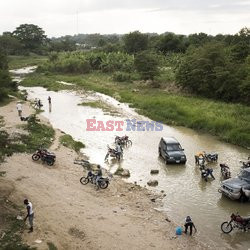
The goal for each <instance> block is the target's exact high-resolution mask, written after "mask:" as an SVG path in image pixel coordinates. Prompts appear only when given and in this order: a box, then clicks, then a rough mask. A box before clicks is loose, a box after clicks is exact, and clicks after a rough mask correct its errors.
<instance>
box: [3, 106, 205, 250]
mask: <svg viewBox="0 0 250 250" xmlns="http://www.w3.org/2000/svg"><path fill="white" fill-rule="evenodd" d="M15 105H16V103H15V102H12V103H10V104H8V105H7V106H4V107H0V114H1V115H2V116H4V120H5V127H6V128H7V130H8V131H15V130H16V129H17V127H16V126H18V125H20V124H21V122H20V120H19V118H18V116H17V111H16V106H15ZM23 107H24V111H25V113H26V114H27V115H28V114H30V113H32V112H33V111H32V109H31V108H30V107H29V104H28V103H26V104H24V105H23ZM39 118H40V119H41V120H42V121H43V122H47V121H45V120H44V118H42V116H40V117H39ZM60 134H61V132H60V131H56V139H55V141H54V143H53V145H52V147H51V150H52V151H53V152H55V153H56V156H57V159H56V164H55V165H54V166H53V167H48V166H46V165H43V164H42V163H41V162H33V161H32V160H31V155H27V154H16V155H14V156H12V157H10V158H7V159H6V162H5V163H3V164H2V165H0V170H1V171H6V173H7V174H6V176H5V177H0V178H4V180H5V181H4V182H3V181H1V182H0V185H1V190H4V186H6V189H8V188H9V187H10V186H11V187H12V191H11V192H10V194H9V197H8V199H10V200H11V201H13V202H15V203H17V204H22V202H23V199H24V198H25V197H27V198H28V199H30V200H31V201H32V203H33V206H34V211H35V221H34V232H33V233H32V234H29V233H28V231H27V232H25V233H24V235H23V239H24V241H25V242H26V243H28V244H29V245H31V246H35V247H37V248H38V249H47V248H48V246H47V242H53V244H54V245H55V246H56V247H57V248H58V249H101V248H102V249H206V248H205V247H204V246H201V245H200V243H198V241H197V239H196V238H195V237H194V238H190V237H189V236H185V235H183V236H181V237H179V238H176V237H175V227H176V225H174V224H172V222H168V221H166V218H167V216H166V214H163V213H162V212H159V210H160V207H161V196H160V195H156V194H152V193H151V192H149V191H148V190H146V189H143V188H141V187H139V186H136V185H132V184H128V183H125V182H124V181H122V180H121V179H120V178H118V177H115V178H114V179H113V180H112V182H111V185H110V187H109V188H108V189H106V190H98V191H96V190H95V188H94V186H93V185H91V184H88V185H86V186H83V185H81V184H80V182H79V179H80V177H81V176H82V175H83V169H82V167H81V166H79V165H75V164H73V161H74V159H75V158H76V157H77V154H76V153H75V152H73V151H72V150H70V149H68V148H65V147H63V146H60V145H59V144H58V137H59V136H60ZM0 180H1V179H0ZM6 183H9V184H8V185H6ZM13 187H14V188H13ZM151 199H156V201H155V202H152V201H151ZM153 201H154V200H153ZM155 208H157V209H155ZM157 210H158V211H157ZM27 229H28V226H27ZM37 239H39V240H41V241H42V243H40V244H36V243H34V241H35V240H37Z"/></svg>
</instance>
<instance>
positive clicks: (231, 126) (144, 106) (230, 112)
mask: <svg viewBox="0 0 250 250" xmlns="http://www.w3.org/2000/svg"><path fill="white" fill-rule="evenodd" d="M57 81H66V82H70V83H74V84H75V86H66V85H62V84H60V83H58V82H57ZM22 84H23V85H24V86H43V87H46V88H49V89H50V90H60V89H65V88H67V89H69V88H71V89H79V88H80V89H82V88H84V89H85V90H93V91H97V92H101V93H104V94H107V95H110V96H113V97H115V98H116V99H119V100H120V101H122V102H127V103H130V104H131V106H132V107H134V108H137V109H138V112H139V113H141V114H144V115H146V116H148V117H149V118H151V119H153V120H159V121H162V122H164V123H166V124H169V125H181V126H185V127H189V128H193V129H195V130H199V131H203V132H207V133H210V134H212V135H216V136H218V137H219V138H220V139H222V140H224V141H226V142H230V143H233V144H236V145H240V146H243V147H247V148H248V147H250V133H249V131H250V107H248V106H244V105H242V104H228V103H224V102H220V101H215V100H210V99H206V98H200V97H191V96H183V95H182V94H181V93H180V94H173V93H171V92H167V91H164V89H162V88H158V89H155V88H152V86H151V85H150V84H147V83H145V82H141V81H140V82H139V81H138V82H133V83H131V82H122V83H118V82H115V81H113V78H112V77H111V76H110V75H107V74H104V73H98V72H95V73H92V74H91V73H89V74H85V75H69V74H67V75H65V74H64V75H59V74H47V75H45V74H42V73H34V74H31V75H29V76H27V78H26V79H25V80H24V81H23V83H22Z"/></svg>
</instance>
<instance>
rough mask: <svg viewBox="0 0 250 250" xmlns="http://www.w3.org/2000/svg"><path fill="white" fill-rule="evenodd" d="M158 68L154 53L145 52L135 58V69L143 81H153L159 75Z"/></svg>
mask: <svg viewBox="0 0 250 250" xmlns="http://www.w3.org/2000/svg"><path fill="white" fill-rule="evenodd" d="M158 66H159V61H158V59H157V55H156V54H154V53H152V52H149V51H143V52H141V53H139V54H137V55H136V57H135V68H136V70H137V71H138V73H139V74H140V76H141V79H143V80H153V79H154V78H155V77H156V76H157V75H159V69H158Z"/></svg>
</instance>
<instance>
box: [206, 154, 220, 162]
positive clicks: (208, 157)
mask: <svg viewBox="0 0 250 250" xmlns="http://www.w3.org/2000/svg"><path fill="white" fill-rule="evenodd" d="M204 156H205V159H206V161H207V162H217V161H218V154H217V153H209V154H207V153H206V152H204Z"/></svg>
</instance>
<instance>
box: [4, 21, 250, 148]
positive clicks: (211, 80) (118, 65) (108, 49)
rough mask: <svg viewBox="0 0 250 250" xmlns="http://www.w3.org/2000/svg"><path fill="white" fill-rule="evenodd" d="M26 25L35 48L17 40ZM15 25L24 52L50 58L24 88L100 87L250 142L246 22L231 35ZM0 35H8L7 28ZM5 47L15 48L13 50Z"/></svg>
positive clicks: (158, 113) (171, 117) (147, 109)
mask: <svg viewBox="0 0 250 250" xmlns="http://www.w3.org/2000/svg"><path fill="white" fill-rule="evenodd" d="M29 29H34V30H35V31H36V32H37V35H38V37H39V39H40V40H39V43H38V42H37V43H36V44H35V45H34V46H33V45H32V42H31V41H25V40H22V39H21V38H22V37H25V34H26V33H27V32H28V30H29ZM16 30H18V36H17V32H16ZM16 30H15V31H14V32H13V33H12V34H7V35H9V36H11V37H12V38H14V39H17V40H18V41H19V43H21V44H22V48H24V50H25V51H26V52H27V53H33V52H35V51H36V52H37V53H40V54H42V55H47V56H48V60H47V61H44V60H43V59H41V61H40V62H38V64H39V67H38V69H37V72H36V73H34V74H31V75H30V76H29V77H27V79H25V80H24V81H23V83H22V84H23V85H25V86H44V87H46V88H49V89H50V90H60V89H77V88H84V89H87V90H94V91H98V92H101V93H105V94H108V95H110V96H114V97H115V98H117V99H119V100H120V101H124V102H129V103H131V106H133V107H135V108H138V109H139V110H140V111H139V112H141V113H143V114H145V115H147V116H149V117H150V118H151V119H155V120H160V121H163V122H165V123H168V124H175V125H182V126H186V127H190V128H194V129H197V130H201V131H204V132H208V133H211V134H213V135H217V136H219V138H221V139H223V140H225V141H228V142H231V143H234V144H238V145H241V146H245V147H249V146H250V134H249V131H250V127H249V126H250V125H249V124H250V122H249V121H250V117H249V103H250V30H249V29H248V28H243V29H241V30H240V31H239V32H238V33H237V34H235V35H221V34H218V35H216V36H211V35H207V34H205V33H199V34H191V35H188V36H184V35H176V34H174V33H168V32H167V33H164V34H161V35H158V34H151V33H147V34H142V33H140V32H138V31H135V32H131V33H129V34H125V35H99V34H94V35H81V34H80V35H77V36H67V37H61V38H53V39H51V40H49V39H47V37H45V35H44V32H42V31H41V30H40V29H37V27H34V26H32V27H28V26H27V25H24V26H22V29H20V27H18V28H17V29H16ZM3 36H5V37H4V38H5V39H6V34H3ZM3 36H2V37H0V46H1V39H3ZM9 38H10V37H9ZM31 45H32V46H31ZM8 51H9V54H11V52H10V51H12V54H15V52H13V51H15V50H11V49H10V48H8ZM58 81H66V82H70V83H74V84H75V86H66V85H63V84H60V83H59V82H58Z"/></svg>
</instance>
